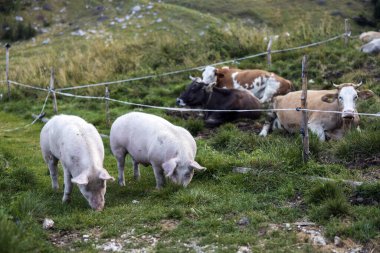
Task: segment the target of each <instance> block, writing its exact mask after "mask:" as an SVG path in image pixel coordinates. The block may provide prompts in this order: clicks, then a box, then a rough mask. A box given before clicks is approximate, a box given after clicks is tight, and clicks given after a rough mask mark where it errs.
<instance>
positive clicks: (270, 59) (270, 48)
mask: <svg viewBox="0 0 380 253" xmlns="http://www.w3.org/2000/svg"><path fill="white" fill-rule="evenodd" d="M271 52H272V36H270V37H269V42H268V47H267V62H268V67H270V66H271V64H272V56H271Z"/></svg>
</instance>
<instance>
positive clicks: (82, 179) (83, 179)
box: [71, 172, 88, 185]
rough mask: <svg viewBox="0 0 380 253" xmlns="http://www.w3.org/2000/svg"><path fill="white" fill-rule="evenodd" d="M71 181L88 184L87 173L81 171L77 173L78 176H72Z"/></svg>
mask: <svg viewBox="0 0 380 253" xmlns="http://www.w3.org/2000/svg"><path fill="white" fill-rule="evenodd" d="M71 182H73V183H74V184H83V185H86V184H88V176H87V173H84V172H82V173H81V174H79V176H76V177H74V178H72V179H71Z"/></svg>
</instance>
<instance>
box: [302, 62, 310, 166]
mask: <svg viewBox="0 0 380 253" xmlns="http://www.w3.org/2000/svg"><path fill="white" fill-rule="evenodd" d="M301 108H302V109H307V56H306V55H304V56H303V58H302V95H301ZM308 121H309V119H308V113H307V111H306V110H302V120H301V134H302V143H303V152H302V157H303V162H304V163H306V162H307V161H308V159H309V129H308Z"/></svg>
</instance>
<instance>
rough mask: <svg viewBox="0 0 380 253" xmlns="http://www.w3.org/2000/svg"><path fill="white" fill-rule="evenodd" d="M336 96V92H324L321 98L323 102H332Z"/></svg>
mask: <svg viewBox="0 0 380 253" xmlns="http://www.w3.org/2000/svg"><path fill="white" fill-rule="evenodd" d="M337 97H338V93H334V94H326V95H324V96H323V97H322V98H321V100H322V101H323V102H326V103H332V102H334V101H335V100H336V99H337Z"/></svg>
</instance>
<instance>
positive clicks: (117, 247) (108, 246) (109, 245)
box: [96, 241, 123, 252]
mask: <svg viewBox="0 0 380 253" xmlns="http://www.w3.org/2000/svg"><path fill="white" fill-rule="evenodd" d="M96 249H100V250H104V251H112V252H120V251H121V250H122V249H123V246H122V245H121V244H120V243H118V242H114V241H110V242H106V243H104V244H102V245H98V246H96Z"/></svg>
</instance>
